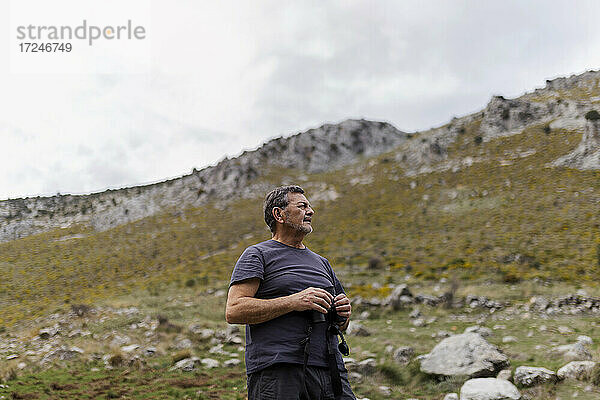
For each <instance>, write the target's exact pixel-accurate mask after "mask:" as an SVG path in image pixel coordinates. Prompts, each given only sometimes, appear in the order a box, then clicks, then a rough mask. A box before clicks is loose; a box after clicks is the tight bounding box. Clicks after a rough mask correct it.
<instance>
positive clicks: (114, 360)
mask: <svg viewBox="0 0 600 400" xmlns="http://www.w3.org/2000/svg"><path fill="white" fill-rule="evenodd" d="M108 363H109V364H110V366H111V367H120V366H121V365H123V364H124V363H125V358H124V357H123V354H121V353H115V354H111V356H110V358H109V359H108Z"/></svg>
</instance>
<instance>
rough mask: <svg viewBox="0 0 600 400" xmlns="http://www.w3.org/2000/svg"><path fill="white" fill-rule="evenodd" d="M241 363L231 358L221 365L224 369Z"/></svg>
mask: <svg viewBox="0 0 600 400" xmlns="http://www.w3.org/2000/svg"><path fill="white" fill-rule="evenodd" d="M241 363H242V362H241V361H240V360H239V359H237V358H231V359H229V360H227V361H225V362H224V363H223V365H224V366H226V367H235V366H236V365H240V364H241Z"/></svg>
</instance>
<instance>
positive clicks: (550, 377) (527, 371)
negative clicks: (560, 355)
mask: <svg viewBox="0 0 600 400" xmlns="http://www.w3.org/2000/svg"><path fill="white" fill-rule="evenodd" d="M557 380H558V378H557V376H556V373H555V372H554V371H550V370H549V369H546V368H540V367H526V366H521V367H517V369H516V370H515V375H514V377H513V381H514V382H515V384H517V385H521V386H525V387H529V386H535V385H539V384H542V383H546V382H556V381H557Z"/></svg>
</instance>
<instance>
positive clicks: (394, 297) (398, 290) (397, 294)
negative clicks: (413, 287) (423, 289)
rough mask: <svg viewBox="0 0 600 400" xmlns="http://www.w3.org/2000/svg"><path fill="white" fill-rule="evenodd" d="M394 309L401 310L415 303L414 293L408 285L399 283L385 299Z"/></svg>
mask: <svg viewBox="0 0 600 400" xmlns="http://www.w3.org/2000/svg"><path fill="white" fill-rule="evenodd" d="M385 303H386V304H389V305H390V306H391V307H392V308H393V309H394V310H399V309H401V308H403V307H405V306H406V305H408V304H412V303H414V299H413V295H412V293H411V292H410V290H409V289H408V285H405V284H402V285H398V286H396V287H395V288H394V290H392V293H391V294H390V295H389V296H388V297H387V299H386V300H385Z"/></svg>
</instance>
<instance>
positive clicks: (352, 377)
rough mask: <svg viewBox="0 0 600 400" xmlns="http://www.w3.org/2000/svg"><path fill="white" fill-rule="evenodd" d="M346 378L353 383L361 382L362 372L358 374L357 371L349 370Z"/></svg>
mask: <svg viewBox="0 0 600 400" xmlns="http://www.w3.org/2000/svg"><path fill="white" fill-rule="evenodd" d="M348 380H349V381H350V382H352V383H354V382H356V383H361V382H362V381H363V376H362V374H359V373H358V372H349V373H348Z"/></svg>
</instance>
